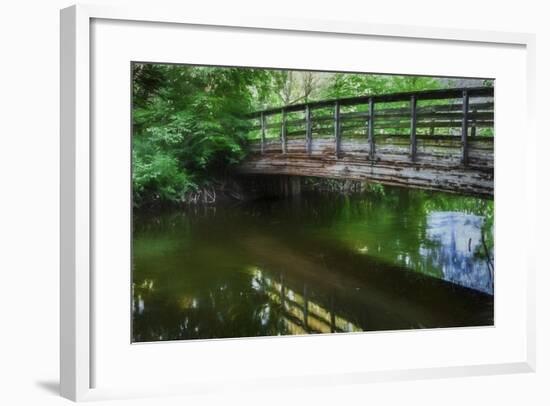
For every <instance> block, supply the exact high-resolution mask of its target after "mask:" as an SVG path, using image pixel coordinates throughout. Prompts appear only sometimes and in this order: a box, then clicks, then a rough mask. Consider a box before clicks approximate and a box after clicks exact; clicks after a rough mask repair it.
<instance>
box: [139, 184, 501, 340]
mask: <svg viewBox="0 0 550 406" xmlns="http://www.w3.org/2000/svg"><path fill="white" fill-rule="evenodd" d="M134 230H135V231H134V233H135V234H134V269H133V339H134V341H138V342H139V341H142V342H143V341H158V340H175V339H193V338H222V337H251V336H266V335H284V334H306V333H327V332H353V331H377V330H395V329H412V328H434V327H462V326H487V325H492V324H493V296H492V294H493V277H492V275H493V274H492V271H491V268H490V265H489V261H488V259H489V260H490V259H491V256H492V202H489V201H484V200H481V199H474V198H466V197H460V196H450V195H446V194H441V193H428V192H422V191H409V190H402V189H391V188H388V189H387V190H386V191H385V193H384V194H383V195H379V196H373V195H354V196H339V195H330V194H319V193H313V194H304V195H302V196H300V197H299V198H294V199H280V200H269V201H256V202H251V203H247V204H243V205H240V206H233V207H197V208H195V209H188V210H185V211H181V210H180V211H175V212H169V213H162V214H155V215H152V214H144V213H138V214H137V215H136V216H135V217H134ZM484 242H485V244H484Z"/></svg>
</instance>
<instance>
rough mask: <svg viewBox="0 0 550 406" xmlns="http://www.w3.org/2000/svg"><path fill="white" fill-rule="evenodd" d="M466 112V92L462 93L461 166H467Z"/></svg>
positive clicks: (467, 104)
mask: <svg viewBox="0 0 550 406" xmlns="http://www.w3.org/2000/svg"><path fill="white" fill-rule="evenodd" d="M468 110H469V96H468V91H467V90H466V89H464V90H463V91H462V137H461V141H462V165H464V166H466V165H468Z"/></svg>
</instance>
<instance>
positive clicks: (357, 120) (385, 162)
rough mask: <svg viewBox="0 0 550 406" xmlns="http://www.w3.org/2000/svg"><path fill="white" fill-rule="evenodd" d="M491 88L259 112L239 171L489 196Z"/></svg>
mask: <svg viewBox="0 0 550 406" xmlns="http://www.w3.org/2000/svg"><path fill="white" fill-rule="evenodd" d="M493 92H494V90H493V88H492V87H476V88H460V89H441V90H429V91H418V92H408V93H396V94H383V95H373V96H364V97H353V98H342V99H334V100H323V101H317V102H311V103H304V104H295V105H289V106H285V107H282V108H276V109H269V110H263V111H259V112H255V113H252V114H251V115H250V116H249V119H250V120H251V121H252V131H251V132H250V143H251V151H252V152H251V154H250V156H249V157H248V159H247V160H246V161H245V162H244V163H243V164H242V165H241V167H240V168H239V170H240V172H241V173H243V174H249V175H254V174H261V175H294V176H314V177H326V178H334V179H349V180H360V181H367V182H379V183H383V184H389V185H399V186H407V187H415V188H423V189H433V190H442V191H447V192H454V193H463V194H470V195H480V196H487V197H492V196H493V168H494V165H493V156H494V145H493V144H494V134H493V127H494V101H493V97H494V93H493Z"/></svg>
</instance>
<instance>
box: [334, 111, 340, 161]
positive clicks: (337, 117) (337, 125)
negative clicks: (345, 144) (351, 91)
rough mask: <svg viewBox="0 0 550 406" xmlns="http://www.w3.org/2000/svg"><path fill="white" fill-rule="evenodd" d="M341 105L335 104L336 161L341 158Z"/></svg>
mask: <svg viewBox="0 0 550 406" xmlns="http://www.w3.org/2000/svg"><path fill="white" fill-rule="evenodd" d="M340 138H341V134H340V103H339V102H338V101H336V102H334V154H335V155H336V159H338V158H339V157H340Z"/></svg>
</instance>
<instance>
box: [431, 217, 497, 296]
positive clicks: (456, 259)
mask: <svg viewBox="0 0 550 406" xmlns="http://www.w3.org/2000/svg"><path fill="white" fill-rule="evenodd" d="M482 225H483V217H481V216H476V215H473V214H466V213H459V212H432V213H428V217H427V230H426V234H427V237H428V239H429V240H430V241H432V242H435V243H436V245H435V247H433V246H432V247H430V246H421V247H420V250H421V251H420V252H421V254H422V255H423V256H424V257H426V258H427V259H428V260H429V261H431V264H432V266H434V267H440V268H441V270H442V273H443V278H444V279H445V280H447V281H450V282H454V283H458V284H460V285H462V286H466V287H469V288H472V289H477V290H480V291H483V292H487V293H491V294H492V293H493V275H492V271H491V265H490V262H488V258H490V256H491V253H489V252H488V250H486V248H485V247H484V246H483V244H482ZM480 256H484V257H485V258H486V259H485V260H483V259H481V258H480Z"/></svg>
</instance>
